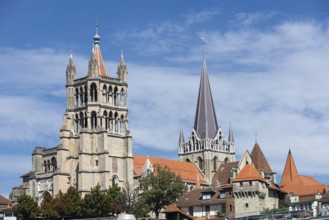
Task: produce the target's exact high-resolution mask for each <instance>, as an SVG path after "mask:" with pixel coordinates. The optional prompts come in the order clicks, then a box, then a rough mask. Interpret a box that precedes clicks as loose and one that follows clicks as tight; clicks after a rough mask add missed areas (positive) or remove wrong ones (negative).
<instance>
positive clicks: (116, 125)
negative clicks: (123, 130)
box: [114, 112, 119, 133]
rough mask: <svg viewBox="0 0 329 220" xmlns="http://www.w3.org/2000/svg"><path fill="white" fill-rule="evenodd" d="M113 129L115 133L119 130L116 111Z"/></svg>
mask: <svg viewBox="0 0 329 220" xmlns="http://www.w3.org/2000/svg"><path fill="white" fill-rule="evenodd" d="M114 123H115V124H114V131H115V132H116V133H117V132H119V119H118V113H117V112H116V113H115V114H114Z"/></svg>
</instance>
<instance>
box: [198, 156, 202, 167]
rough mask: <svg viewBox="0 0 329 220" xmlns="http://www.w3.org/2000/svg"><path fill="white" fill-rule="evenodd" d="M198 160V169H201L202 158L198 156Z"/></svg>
mask: <svg viewBox="0 0 329 220" xmlns="http://www.w3.org/2000/svg"><path fill="white" fill-rule="evenodd" d="M198 162H199V168H200V170H203V159H202V158H201V157H198Z"/></svg>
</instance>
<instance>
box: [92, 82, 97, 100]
mask: <svg viewBox="0 0 329 220" xmlns="http://www.w3.org/2000/svg"><path fill="white" fill-rule="evenodd" d="M90 99H91V101H92V102H97V86H96V84H95V83H92V84H91V85H90Z"/></svg>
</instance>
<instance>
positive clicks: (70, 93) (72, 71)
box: [66, 51, 77, 109]
mask: <svg viewBox="0 0 329 220" xmlns="http://www.w3.org/2000/svg"><path fill="white" fill-rule="evenodd" d="M76 77H77V69H76V67H75V64H74V62H73V55H72V51H71V54H70V59H69V63H68V65H67V67H66V108H67V109H72V108H74V88H73V83H74V80H75V79H76Z"/></svg>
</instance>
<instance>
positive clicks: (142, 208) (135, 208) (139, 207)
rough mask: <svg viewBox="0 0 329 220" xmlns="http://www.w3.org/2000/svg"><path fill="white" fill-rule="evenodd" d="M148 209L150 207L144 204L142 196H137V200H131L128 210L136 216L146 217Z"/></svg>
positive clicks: (149, 209)
mask: <svg viewBox="0 0 329 220" xmlns="http://www.w3.org/2000/svg"><path fill="white" fill-rule="evenodd" d="M150 211H151V208H150V207H149V205H148V204H146V202H145V201H144V199H143V197H139V198H138V200H134V201H133V202H132V205H131V209H130V212H131V214H133V215H134V216H136V218H141V217H147V216H148V213H149V212H150Z"/></svg>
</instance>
